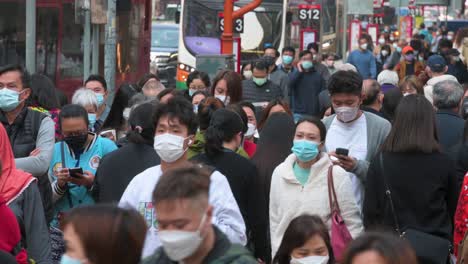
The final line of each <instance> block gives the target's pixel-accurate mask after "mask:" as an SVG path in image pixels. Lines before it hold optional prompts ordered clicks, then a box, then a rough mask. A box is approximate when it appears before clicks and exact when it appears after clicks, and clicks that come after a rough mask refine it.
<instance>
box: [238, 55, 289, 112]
mask: <svg viewBox="0 0 468 264" xmlns="http://www.w3.org/2000/svg"><path fill="white" fill-rule="evenodd" d="M267 63H268V61H267V60H266V59H265V58H263V59H261V60H258V61H256V62H254V63H253V64H252V74H253V76H252V80H244V81H242V97H243V99H244V101H247V102H250V103H253V104H254V105H255V106H256V107H264V106H266V105H268V102H270V101H271V100H273V99H276V98H278V97H279V98H282V97H283V91H281V88H280V87H279V86H278V85H276V84H275V83H273V82H272V81H271V80H269V79H268V73H269V68H268V67H269V66H270V65H268V64H267Z"/></svg>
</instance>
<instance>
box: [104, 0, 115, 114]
mask: <svg viewBox="0 0 468 264" xmlns="http://www.w3.org/2000/svg"><path fill="white" fill-rule="evenodd" d="M116 9H117V6H116V0H107V24H106V33H105V34H106V36H105V38H106V40H105V45H104V78H105V79H106V82H107V89H108V92H109V96H108V99H107V101H108V102H112V101H113V97H114V87H115V68H116V52H117V39H116V37H117V36H116V35H117V33H116V26H115V16H116V12H117V11H116ZM104 118H106V117H104Z"/></svg>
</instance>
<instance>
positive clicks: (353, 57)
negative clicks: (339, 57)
mask: <svg viewBox="0 0 468 264" xmlns="http://www.w3.org/2000/svg"><path fill="white" fill-rule="evenodd" d="M368 45H369V43H368V42H367V38H366V37H365V36H361V37H360V38H359V49H357V50H354V51H353V52H351V53H350V54H349V57H348V63H351V64H352V65H354V66H355V67H356V68H357V70H358V72H359V73H360V74H361V76H362V78H363V79H375V78H376V77H377V66H376V64H375V57H374V55H373V54H372V52H371V51H369V49H368Z"/></svg>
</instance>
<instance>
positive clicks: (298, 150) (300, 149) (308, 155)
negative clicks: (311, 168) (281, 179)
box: [291, 139, 320, 162]
mask: <svg viewBox="0 0 468 264" xmlns="http://www.w3.org/2000/svg"><path fill="white" fill-rule="evenodd" d="M318 146H319V143H317V142H314V141H309V140H303V139H302V140H294V144H293V147H292V148H291V151H292V152H293V153H294V155H296V157H297V159H298V160H300V161H302V162H307V161H311V160H313V159H315V158H316V157H317V155H318V154H319V153H320V150H319V149H318Z"/></svg>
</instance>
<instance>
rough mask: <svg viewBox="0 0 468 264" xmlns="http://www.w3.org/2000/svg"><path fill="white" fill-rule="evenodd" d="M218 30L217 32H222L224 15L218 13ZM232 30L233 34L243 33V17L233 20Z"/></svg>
mask: <svg viewBox="0 0 468 264" xmlns="http://www.w3.org/2000/svg"><path fill="white" fill-rule="evenodd" d="M218 25H219V26H218V29H219V31H221V32H223V31H224V15H223V13H218ZM232 28H233V32H234V33H244V17H239V18H237V19H235V20H234V21H233V23H232Z"/></svg>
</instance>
